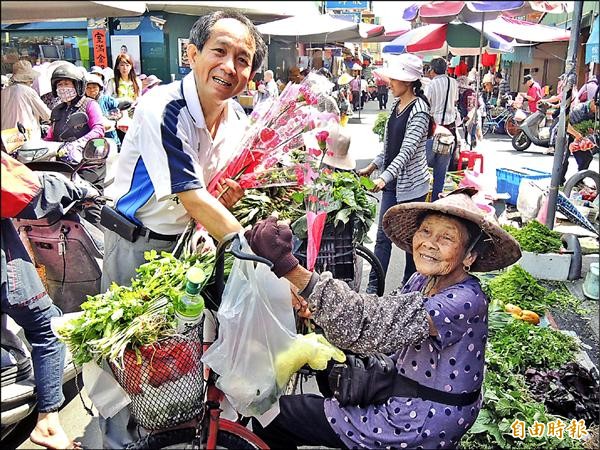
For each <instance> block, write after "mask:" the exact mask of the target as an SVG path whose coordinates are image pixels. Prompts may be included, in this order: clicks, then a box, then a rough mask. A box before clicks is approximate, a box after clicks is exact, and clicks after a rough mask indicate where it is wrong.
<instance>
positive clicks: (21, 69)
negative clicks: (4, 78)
mask: <svg viewBox="0 0 600 450" xmlns="http://www.w3.org/2000/svg"><path fill="white" fill-rule="evenodd" d="M12 70H13V75H12V77H11V80H12V81H13V82H19V83H28V82H30V81H33V80H35V79H36V78H37V77H39V76H40V74H39V73H38V72H36V71H35V70H33V67H32V66H31V63H30V62H29V61H27V60H26V59H21V60H19V61H17V62H16V63H14V64H13V67H12Z"/></svg>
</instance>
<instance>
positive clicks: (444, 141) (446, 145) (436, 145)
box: [432, 78, 456, 155]
mask: <svg viewBox="0 0 600 450" xmlns="http://www.w3.org/2000/svg"><path fill="white" fill-rule="evenodd" d="M449 94H450V78H448V88H447V89H446V100H445V102H444V112H443V113H442V122H443V121H444V117H446V109H447V107H448V95H449ZM455 141H456V138H455V137H454V136H449V135H441V134H437V135H435V136H434V138H433V146H432V149H433V152H434V153H437V154H439V155H447V154H448V153H450V151H451V150H452V148H453V147H454V142H455Z"/></svg>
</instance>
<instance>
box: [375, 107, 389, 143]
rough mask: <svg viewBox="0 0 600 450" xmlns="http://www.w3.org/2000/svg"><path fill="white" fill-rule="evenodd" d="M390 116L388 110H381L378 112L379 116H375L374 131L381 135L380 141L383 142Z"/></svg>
mask: <svg viewBox="0 0 600 450" xmlns="http://www.w3.org/2000/svg"><path fill="white" fill-rule="evenodd" d="M389 118H390V115H389V113H387V112H381V113H379V114H377V117H376V118H375V123H374V124H373V133H375V134H376V135H377V136H379V142H383V138H384V136H385V128H386V127H387V122H388V119H389Z"/></svg>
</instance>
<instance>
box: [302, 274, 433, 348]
mask: <svg viewBox="0 0 600 450" xmlns="http://www.w3.org/2000/svg"><path fill="white" fill-rule="evenodd" d="M307 301H308V305H309V308H310V309H311V311H312V314H313V319H314V321H315V322H316V323H317V324H318V325H319V326H321V327H322V328H323V330H324V332H325V336H326V337H327V339H328V340H329V341H330V342H331V343H332V344H334V345H336V346H338V347H340V348H341V349H344V350H350V351H352V352H355V353H359V354H363V355H366V354H371V353H375V352H384V353H392V352H395V351H397V350H398V349H400V348H402V347H404V346H408V345H416V344H418V343H420V342H423V341H424V340H425V339H426V338H427V336H428V335H429V323H428V321H427V311H426V310H425V309H424V307H423V295H422V294H421V293H420V292H411V293H408V294H401V293H400V290H399V289H398V290H396V291H394V292H392V293H390V294H388V295H385V296H383V297H378V296H377V295H373V294H359V293H357V292H354V291H353V290H352V289H350V287H349V286H348V285H347V284H346V283H344V282H343V281H340V280H335V279H333V278H332V276H331V274H330V273H329V272H324V273H323V274H322V275H321V278H320V280H319V282H318V283H317V285H316V286H315V289H314V290H313V292H312V294H311V295H310V296H309V298H308V299H307Z"/></svg>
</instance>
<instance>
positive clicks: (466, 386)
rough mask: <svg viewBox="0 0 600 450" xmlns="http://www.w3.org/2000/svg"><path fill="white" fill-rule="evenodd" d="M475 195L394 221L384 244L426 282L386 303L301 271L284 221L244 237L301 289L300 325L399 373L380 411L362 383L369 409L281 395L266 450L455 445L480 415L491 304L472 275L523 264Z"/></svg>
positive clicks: (390, 218)
mask: <svg viewBox="0 0 600 450" xmlns="http://www.w3.org/2000/svg"><path fill="white" fill-rule="evenodd" d="M476 192H477V191H476V190H475V189H472V188H466V189H459V190H456V191H454V192H451V193H449V194H447V195H446V196H445V197H442V198H440V199H439V200H437V201H435V202H432V203H430V202H410V203H403V204H400V205H396V206H394V207H392V208H390V209H389V210H388V211H387V213H386V214H385V216H384V218H383V228H384V230H385V233H387V235H388V236H389V237H390V239H391V240H392V242H393V243H394V244H395V245H397V246H398V247H400V248H402V249H403V250H405V251H407V252H410V253H413V254H414V261H415V264H416V268H417V272H416V273H415V274H414V275H413V276H412V277H411V278H410V279H409V281H408V282H407V283H406V284H405V285H404V286H403V287H401V288H399V289H396V290H393V291H392V292H390V293H388V294H386V295H384V296H382V297H378V296H376V295H371V294H361V293H357V292H355V291H354V290H352V289H351V288H350V287H349V286H348V285H347V284H346V283H345V282H343V281H341V280H336V279H334V278H333V277H332V275H331V273H329V272H324V273H322V274H320V275H319V274H316V273H315V272H310V271H308V270H306V269H305V268H304V267H302V266H300V265H299V264H298V260H297V259H295V257H294V256H293V255H292V233H291V230H290V229H289V225H287V223H286V222H284V221H278V220H277V219H276V218H275V217H269V218H267V219H265V220H262V221H259V222H257V223H256V224H255V225H254V226H253V227H252V229H251V230H249V231H247V232H246V233H245V236H246V239H247V241H248V243H249V245H250V247H251V249H252V251H253V252H254V253H255V254H256V255H259V256H262V257H264V258H267V259H268V260H269V261H271V262H272V263H273V268H272V270H273V271H274V272H275V274H277V275H278V276H280V277H281V276H283V277H285V278H286V279H287V280H288V281H290V282H291V283H292V284H294V285H295V286H296V288H298V289H299V295H300V297H301V299H300V300H295V302H296V304H294V306H295V308H296V309H297V310H299V313H298V314H299V315H300V316H301V317H304V318H308V317H309V318H312V319H313V320H314V322H315V323H316V324H317V325H319V326H320V327H321V328H322V329H323V332H324V335H325V336H327V339H328V340H329V342H331V343H332V344H333V345H336V346H337V347H339V348H340V349H342V350H347V351H350V352H354V353H357V354H360V355H374V354H377V353H385V354H386V355H393V356H392V360H393V364H394V368H395V372H393V374H392V375H391V376H390V378H391V380H392V383H393V384H394V387H393V388H389V390H387V391H386V392H389V397H387V396H386V397H387V400H385V401H383V402H382V401H381V400H382V397H380V396H376V397H375V398H377V401H376V402H375V401H373V400H370V399H372V398H374V397H373V396H369V392H370V391H369V389H370V387H372V386H370V384H365V382H364V381H363V379H362V378H355V379H353V380H352V381H351V382H350V386H348V389H349V390H350V391H351V392H353V393H355V394H356V396H357V397H358V398H361V399H362V402H361V403H360V406H359V405H355V404H354V403H353V402H352V401H350V404H348V405H346V406H340V403H339V401H338V397H339V394H338V395H337V397H336V396H335V394H330V395H329V396H326V397H325V398H323V397H321V396H316V395H313V394H302V395H293V396H285V395H284V396H282V397H281V398H280V399H279V406H280V414H279V415H278V416H277V417H276V418H275V419H274V420H273V421H272V422H271V423H270V424H269V425H268V426H266V427H264V428H263V427H261V426H260V425H259V424H258V422H255V423H253V430H254V431H255V432H256V433H257V434H258V435H259V436H260V437H261V438H262V439H263V440H264V441H265V443H266V444H267V445H268V446H269V447H271V448H295V447H296V446H301V445H311V446H327V447H334V448H389V447H393V448H456V447H457V446H458V444H459V441H460V439H461V437H462V436H463V435H464V434H465V433H466V432H467V431H468V430H469V428H471V427H472V426H473V424H474V423H475V421H476V419H477V416H478V414H479V411H480V409H481V405H482V392H481V388H482V382H483V376H484V368H485V346H486V341H487V337H488V299H487V297H486V295H485V293H484V291H483V289H482V288H481V284H480V282H479V280H478V279H477V278H476V277H475V276H474V275H472V274H471V272H488V271H493V270H499V269H503V268H505V267H507V266H509V265H511V264H513V263H515V262H516V261H517V260H518V259H519V258H520V257H521V250H520V248H519V244H518V243H517V241H516V240H515V239H514V238H513V237H512V236H511V235H510V234H508V233H507V232H506V231H504V230H503V229H502V227H500V226H499V225H498V223H497V221H496V219H495V216H493V215H492V216H488V215H486V213H484V212H483V211H482V210H480V209H479V207H478V206H477V205H476V204H475V202H474V201H473V199H472V196H473V195H474V194H475V193H476ZM355 380H356V381H355ZM380 382H381V379H380ZM379 388H383V386H382V385H379ZM379 392H381V391H379ZM255 425H256V427H255ZM417 430H418V432H417Z"/></svg>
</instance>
